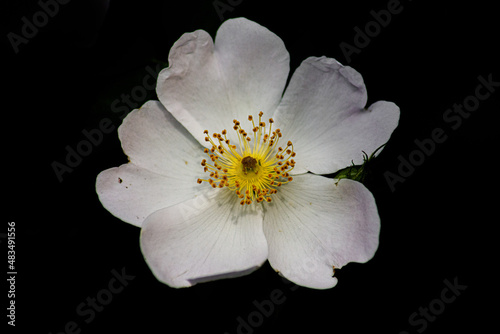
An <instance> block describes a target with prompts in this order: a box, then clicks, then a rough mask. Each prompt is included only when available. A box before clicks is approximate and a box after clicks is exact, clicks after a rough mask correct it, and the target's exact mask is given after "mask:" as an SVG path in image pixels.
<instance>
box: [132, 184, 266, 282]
mask: <svg viewBox="0 0 500 334" xmlns="http://www.w3.org/2000/svg"><path fill="white" fill-rule="evenodd" d="M225 190H226V189H211V188H210V189H208V190H207V192H205V193H204V194H203V195H200V196H197V197H196V198H195V199H193V200H191V201H186V202H184V203H181V204H179V205H175V206H172V207H170V208H166V209H163V210H159V211H157V212H155V213H153V214H152V215H150V216H149V217H148V218H147V219H146V221H145V222H144V225H143V228H142V231H141V248H142V252H143V254H144V257H145V259H146V262H147V263H148V264H149V267H150V268H151V270H152V271H153V274H154V275H155V276H156V277H157V278H158V280H160V281H162V282H164V283H166V284H168V285H169V286H171V287H176V288H180V287H188V286H192V285H195V284H196V283H200V282H205V281H211V280H216V279H221V278H230V277H238V276H242V275H246V274H248V273H250V272H252V271H253V270H255V269H257V268H258V267H259V266H261V265H262V263H263V262H264V261H265V260H266V258H267V243H266V239H265V237H264V233H263V232H262V210H261V207H260V206H253V205H251V206H244V207H242V206H241V205H240V204H239V199H238V197H237V196H236V195H235V194H234V193H233V192H230V191H225Z"/></svg>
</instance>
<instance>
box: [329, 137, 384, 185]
mask: <svg viewBox="0 0 500 334" xmlns="http://www.w3.org/2000/svg"><path fill="white" fill-rule="evenodd" d="M384 146H385V144H383V145H382V146H380V147H379V148H377V149H376V150H375V151H374V152H373V153H372V154H371V155H370V156H368V154H366V152H365V151H361V152H363V164H361V165H355V164H354V161H352V160H351V163H352V165H351V166H349V167H346V168H344V169H341V170H340V171H338V172H337V174H335V176H334V179H337V183H336V184H338V183H339V181H340V180H341V179H350V180H354V181H358V182H361V183H363V182H364V181H365V179H366V177H367V176H368V174H369V173H370V171H369V168H368V163H369V162H371V161H372V160H373V158H374V157H375V154H376V153H377V152H378V151H379V150H380V149H382V147H384Z"/></svg>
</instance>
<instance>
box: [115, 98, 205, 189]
mask: <svg viewBox="0 0 500 334" xmlns="http://www.w3.org/2000/svg"><path fill="white" fill-rule="evenodd" d="M118 136H119V138H120V141H121V143H122V148H123V151H124V152H125V154H126V155H127V156H128V157H129V160H130V161H131V162H133V163H134V164H135V165H136V166H139V167H143V168H145V169H148V170H150V171H152V172H155V173H158V174H161V175H165V176H170V177H172V176H175V179H185V178H191V179H193V178H194V177H195V175H198V174H200V171H203V169H200V168H201V167H200V162H201V160H202V159H203V158H206V155H205V154H204V153H203V147H202V146H201V145H200V144H199V143H198V142H197V141H196V140H195V139H194V138H193V136H191V134H190V133H189V132H188V131H187V130H186V129H185V128H184V127H183V126H182V125H181V124H180V123H179V122H177V120H176V119H175V118H174V117H173V116H172V115H171V114H170V113H169V112H168V111H167V110H166V109H165V107H164V106H163V105H162V104H161V103H160V102H159V101H148V102H146V103H145V104H144V105H143V106H142V107H141V108H140V109H135V110H133V111H132V112H131V113H129V114H128V115H127V117H125V119H124V120H123V123H122V125H120V127H119V128H118ZM194 180H195V181H196V178H195V179H194Z"/></svg>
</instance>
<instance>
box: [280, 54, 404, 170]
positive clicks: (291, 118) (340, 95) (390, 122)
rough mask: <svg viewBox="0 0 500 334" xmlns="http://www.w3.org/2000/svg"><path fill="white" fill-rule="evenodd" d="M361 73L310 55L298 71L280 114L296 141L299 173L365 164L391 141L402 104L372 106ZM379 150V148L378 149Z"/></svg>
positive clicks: (286, 131)
mask: <svg viewBox="0 0 500 334" xmlns="http://www.w3.org/2000/svg"><path fill="white" fill-rule="evenodd" d="M366 100H367V95H366V88H365V85H364V82H363V78H362V77H361V75H360V74H359V73H358V72H356V70H354V69H353V68H351V67H349V66H342V65H341V64H340V63H338V62H337V61H336V60H335V59H332V58H326V57H320V58H317V57H310V58H308V59H306V60H304V61H303V62H302V64H301V65H300V66H299V68H297V70H296V71H295V73H294V74H293V76H292V78H291V81H290V84H289V86H288V87H287V90H286V92H285V95H284V97H283V100H282V102H281V104H280V105H279V107H278V110H277V111H276V114H275V121H276V124H277V125H278V126H280V127H281V130H282V133H283V135H284V136H285V137H286V138H289V139H290V140H291V141H292V142H293V144H294V151H295V152H296V153H297V158H296V159H295V160H296V161H297V164H296V166H295V169H294V171H293V172H294V173H296V174H299V173H301V172H305V171H311V172H313V173H316V174H328V173H333V172H336V171H338V170H339V169H342V168H344V167H347V166H349V165H351V161H354V163H355V164H361V163H362V162H363V153H362V151H365V152H366V153H367V154H368V155H370V154H371V153H373V152H374V151H375V150H376V149H377V148H378V147H380V146H381V145H383V144H384V143H386V142H387V141H388V140H389V137H390V136H391V133H392V132H393V131H394V129H395V128H396V127H397V124H398V121H399V108H398V107H397V106H396V105H395V104H394V103H392V102H385V101H379V102H376V103H374V104H373V105H372V106H371V107H369V108H368V110H366V109H364V107H365V104H366ZM379 152H380V151H379Z"/></svg>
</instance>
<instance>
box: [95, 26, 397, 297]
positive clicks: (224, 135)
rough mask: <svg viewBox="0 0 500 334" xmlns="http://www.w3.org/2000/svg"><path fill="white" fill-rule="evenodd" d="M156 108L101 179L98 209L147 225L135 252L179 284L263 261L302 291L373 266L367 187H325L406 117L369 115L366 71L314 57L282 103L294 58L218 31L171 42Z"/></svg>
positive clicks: (255, 34) (130, 121)
mask: <svg viewBox="0 0 500 334" xmlns="http://www.w3.org/2000/svg"><path fill="white" fill-rule="evenodd" d="M168 61H169V67H168V68H165V69H164V70H162V71H161V73H160V74H159V77H158V83H157V94H158V97H159V100H160V101H148V102H147V103H145V104H144V105H143V106H142V107H141V108H140V109H135V110H133V111H132V112H131V113H130V114H129V115H128V116H127V117H126V118H125V119H124V120H123V124H122V125H121V126H120V127H119V129H118V135H119V138H120V141H121V144H122V148H123V151H124V152H125V154H126V155H127V156H128V157H129V163H126V164H123V165H121V166H119V167H115V168H110V169H107V170H105V171H103V172H101V173H100V174H99V175H98V177H97V182H96V190H97V194H98V196H99V199H100V201H101V203H102V205H103V206H104V207H105V208H106V209H107V210H109V211H110V212H111V213H112V214H113V215H115V216H116V217H118V218H120V219H121V220H123V221H125V222H127V223H130V224H133V225H135V226H138V227H140V228H141V233H140V245H141V249H142V252H143V255H144V257H145V260H146V262H147V263H148V265H149V267H150V268H151V270H152V272H153V274H154V275H155V276H156V277H157V279H158V280H160V281H161V282H164V283H166V284H168V285H169V286H171V287H176V288H180V287H189V286H192V285H194V284H196V283H199V282H206V281H211V280H216V279H221V278H229V277H238V276H242V275H246V274H249V273H250V272H252V271H254V270H256V269H257V268H259V267H260V266H261V265H262V264H263V263H264V262H265V261H266V260H269V263H270V265H271V266H272V267H273V268H274V269H275V270H276V271H277V272H279V273H280V274H281V275H282V276H284V277H286V278H287V279H288V280H290V281H292V282H294V283H296V284H298V285H301V286H305V287H310V288H316V289H326V288H331V287H333V286H335V285H336V283H337V278H336V277H334V269H336V268H341V267H342V266H344V265H345V264H347V263H348V262H360V263H364V262H366V261H368V260H370V259H371V258H372V257H373V255H374V253H375V251H376V250H377V247H378V239H379V230H380V218H379V215H378V212H377V206H376V204H375V200H374V198H373V196H372V194H371V193H370V191H369V190H368V189H367V188H366V187H365V186H364V185H363V184H361V183H359V182H356V181H353V180H348V179H342V180H340V182H338V183H337V181H338V180H334V179H331V178H326V177H324V176H321V175H317V174H331V173H334V172H336V171H338V170H340V169H342V168H345V167H347V166H349V165H350V164H351V162H352V161H353V162H354V163H355V164H361V163H362V162H363V161H362V157H363V155H362V151H365V152H374V151H375V150H376V149H377V148H379V147H380V146H381V145H383V144H384V143H386V142H387V141H388V140H389V137H390V136H391V133H392V132H393V131H394V129H395V128H396V127H397V124H398V121H399V108H398V107H397V106H396V105H395V104H394V103H392V102H386V101H379V102H376V103H374V104H372V105H371V106H370V107H368V108H365V104H366V101H367V93H366V88H365V85H364V82H363V79H362V77H361V75H360V74H359V73H358V72H356V71H355V70H354V69H352V68H351V67H348V66H343V65H341V64H340V63H339V62H337V61H336V60H334V59H332V58H327V57H319V58H318V57H310V58H307V59H306V60H304V61H303V62H302V64H301V65H300V66H299V67H298V68H297V70H296V71H295V73H294V74H293V76H292V77H291V80H290V82H289V84H288V87H287V88H286V91H285V92H284V94H283V90H284V88H285V84H286V81H287V77H288V73H289V54H288V52H287V50H286V48H285V45H284V44H283V41H282V40H281V39H280V38H279V37H278V36H276V35H275V34H273V33H272V32H270V31H269V30H268V29H266V28H264V27H262V26H260V25H258V24H257V23H255V22H252V21H249V20H247V19H244V18H237V19H231V20H228V21H226V22H224V23H223V24H222V25H221V27H220V28H219V30H218V31H217V35H216V38H215V43H214V42H213V40H212V38H211V37H210V35H209V34H208V33H207V32H205V31H203V30H197V31H195V32H192V33H186V34H184V35H182V37H181V38H180V39H179V40H178V41H177V42H176V43H175V44H174V45H173V47H172V49H171V50H170V54H169V58H168Z"/></svg>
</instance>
